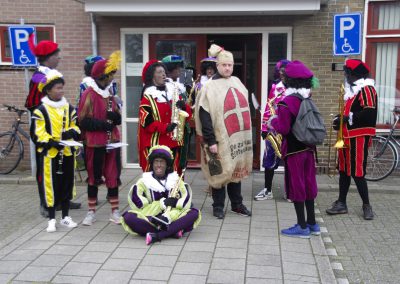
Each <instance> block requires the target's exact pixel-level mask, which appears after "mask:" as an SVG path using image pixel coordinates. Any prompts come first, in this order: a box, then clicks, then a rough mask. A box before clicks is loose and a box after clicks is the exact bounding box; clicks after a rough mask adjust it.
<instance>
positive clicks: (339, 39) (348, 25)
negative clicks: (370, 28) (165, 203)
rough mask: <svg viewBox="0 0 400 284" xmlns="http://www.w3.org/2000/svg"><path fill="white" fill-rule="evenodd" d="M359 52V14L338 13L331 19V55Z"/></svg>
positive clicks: (346, 54)
mask: <svg viewBox="0 0 400 284" xmlns="http://www.w3.org/2000/svg"><path fill="white" fill-rule="evenodd" d="M358 54H361V14H360V13H351V14H338V15H335V16H334V21H333V55H336V56H348V55H358Z"/></svg>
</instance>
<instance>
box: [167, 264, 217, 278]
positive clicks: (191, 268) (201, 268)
mask: <svg viewBox="0 0 400 284" xmlns="http://www.w3.org/2000/svg"><path fill="white" fill-rule="evenodd" d="M209 269H210V264H208V263H197V264H195V265H193V263H190V262H177V263H176V265H175V268H174V271H173V273H174V274H190V275H204V276H207V274H208V270H209Z"/></svg>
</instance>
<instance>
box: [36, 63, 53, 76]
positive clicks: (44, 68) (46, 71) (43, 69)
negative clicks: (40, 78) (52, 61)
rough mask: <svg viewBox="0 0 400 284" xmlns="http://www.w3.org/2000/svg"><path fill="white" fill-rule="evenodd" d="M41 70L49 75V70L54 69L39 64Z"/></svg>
mask: <svg viewBox="0 0 400 284" xmlns="http://www.w3.org/2000/svg"><path fill="white" fill-rule="evenodd" d="M38 70H39V72H41V73H43V74H44V75H47V73H49V71H51V70H53V69H51V68H49V67H47V66H43V65H39V67H38Z"/></svg>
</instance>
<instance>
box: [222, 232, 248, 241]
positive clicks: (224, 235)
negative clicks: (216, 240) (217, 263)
mask: <svg viewBox="0 0 400 284" xmlns="http://www.w3.org/2000/svg"><path fill="white" fill-rule="evenodd" d="M219 237H220V238H232V239H241V240H247V239H248V238H249V232H247V231H237V230H231V231H224V230H223V231H221V232H220V234H219Z"/></svg>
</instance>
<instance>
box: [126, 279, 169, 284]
mask: <svg viewBox="0 0 400 284" xmlns="http://www.w3.org/2000/svg"><path fill="white" fill-rule="evenodd" d="M129 284H167V281H156V280H141V279H133V280H131V282H129Z"/></svg>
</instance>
